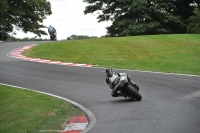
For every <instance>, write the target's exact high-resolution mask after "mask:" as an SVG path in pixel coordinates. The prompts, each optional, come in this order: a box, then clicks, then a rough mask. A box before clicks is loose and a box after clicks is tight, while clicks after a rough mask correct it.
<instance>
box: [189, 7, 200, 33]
mask: <svg viewBox="0 0 200 133" xmlns="http://www.w3.org/2000/svg"><path fill="white" fill-rule="evenodd" d="M188 22H189V24H188V27H187V33H200V9H199V8H196V9H195V15H194V16H191V17H190V18H189V19H188Z"/></svg>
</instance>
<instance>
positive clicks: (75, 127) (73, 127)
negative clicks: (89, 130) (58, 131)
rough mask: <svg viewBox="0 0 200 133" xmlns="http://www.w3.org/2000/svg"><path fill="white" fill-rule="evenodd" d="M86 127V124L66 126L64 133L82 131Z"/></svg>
mask: <svg viewBox="0 0 200 133" xmlns="http://www.w3.org/2000/svg"><path fill="white" fill-rule="evenodd" d="M87 125H88V122H84V123H72V124H68V125H67V127H66V128H65V130H64V131H72V130H84V129H85V128H86V126H87Z"/></svg>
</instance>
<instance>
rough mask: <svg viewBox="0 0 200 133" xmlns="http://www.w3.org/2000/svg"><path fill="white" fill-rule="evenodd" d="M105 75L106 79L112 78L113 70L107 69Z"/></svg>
mask: <svg viewBox="0 0 200 133" xmlns="http://www.w3.org/2000/svg"><path fill="white" fill-rule="evenodd" d="M106 75H107V76H108V77H112V76H113V70H112V68H107V69H106Z"/></svg>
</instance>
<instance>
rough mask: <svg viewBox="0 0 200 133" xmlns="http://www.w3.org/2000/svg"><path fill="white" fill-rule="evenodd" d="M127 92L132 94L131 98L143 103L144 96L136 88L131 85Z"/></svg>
mask: <svg viewBox="0 0 200 133" xmlns="http://www.w3.org/2000/svg"><path fill="white" fill-rule="evenodd" d="M126 90H127V91H128V92H129V93H130V95H131V98H134V99H136V100H137V101H141V99H142V96H141V95H140V94H139V93H138V92H137V91H136V89H135V88H134V87H132V86H131V85H128V86H126Z"/></svg>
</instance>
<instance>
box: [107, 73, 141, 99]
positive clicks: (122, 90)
mask: <svg viewBox="0 0 200 133" xmlns="http://www.w3.org/2000/svg"><path fill="white" fill-rule="evenodd" d="M108 82H110V83H111V84H112V85H114V88H113V89H114V90H116V91H117V92H119V94H122V96H124V97H125V98H126V97H129V98H130V99H135V100H137V101H141V99H142V96H141V95H140V94H139V87H138V85H136V84H135V83H134V82H132V81H131V80H130V77H129V76H128V75H126V74H122V75H120V74H115V75H114V76H112V77H111V78H110V81H108Z"/></svg>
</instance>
